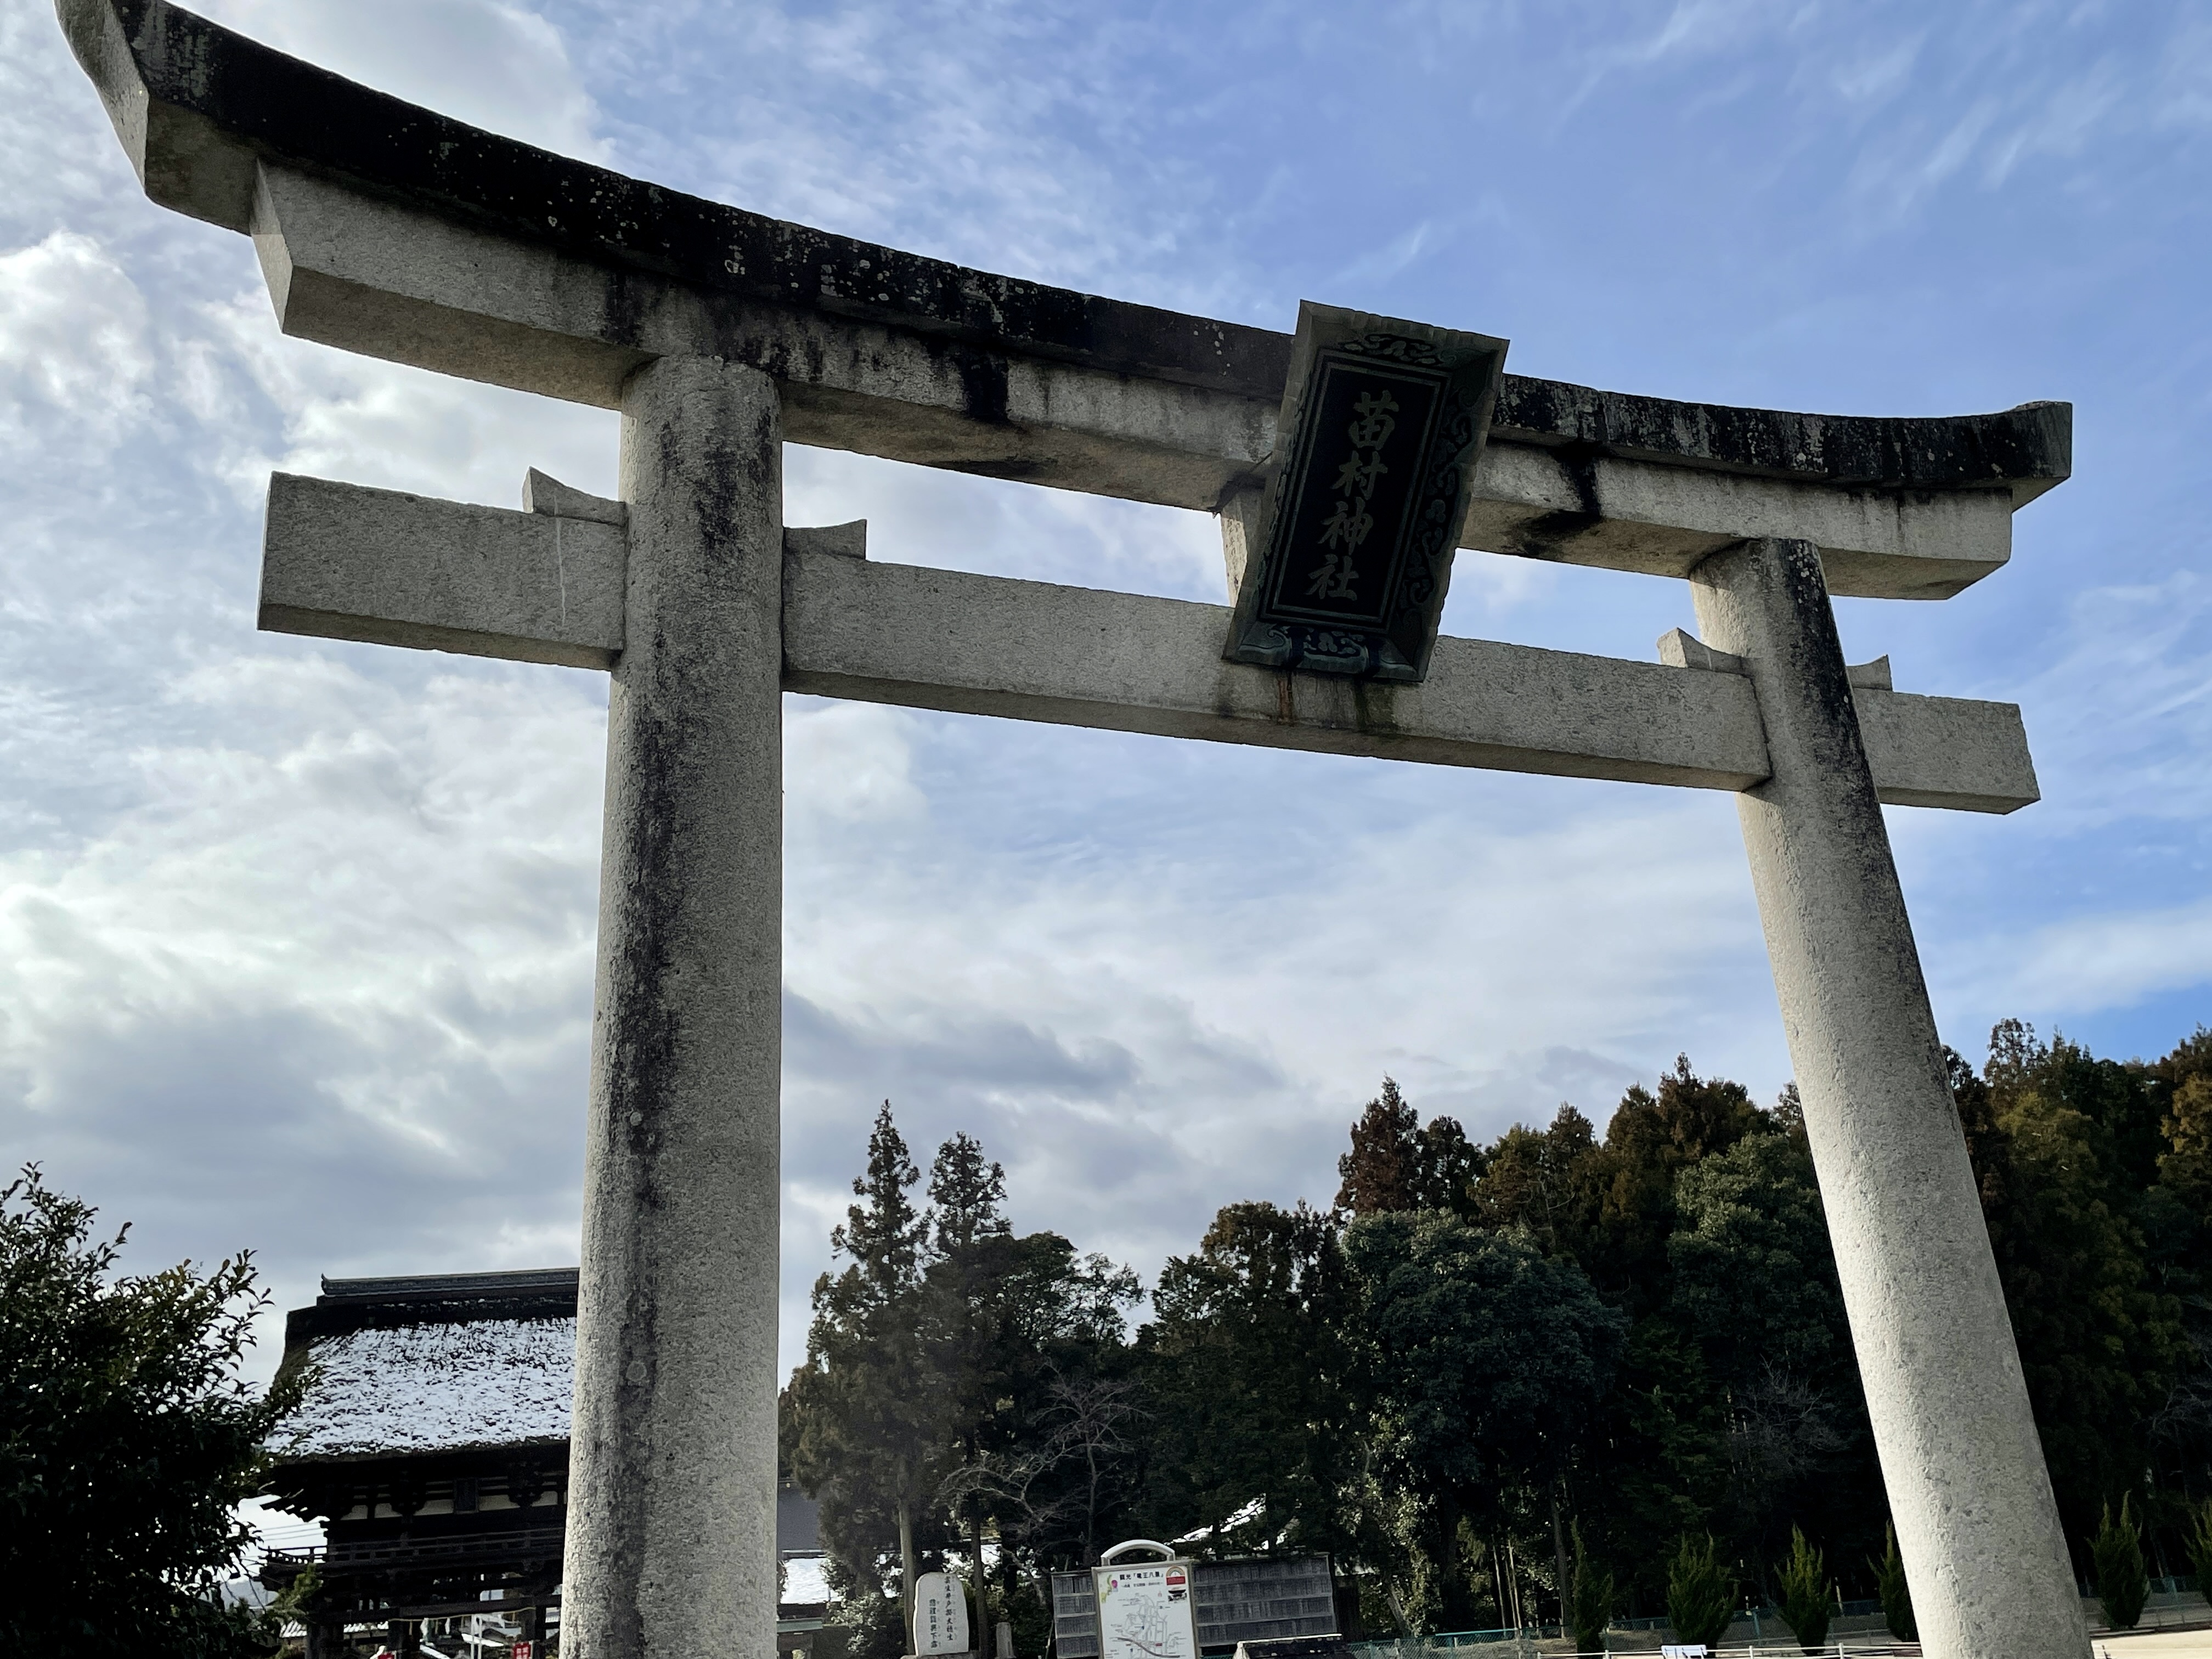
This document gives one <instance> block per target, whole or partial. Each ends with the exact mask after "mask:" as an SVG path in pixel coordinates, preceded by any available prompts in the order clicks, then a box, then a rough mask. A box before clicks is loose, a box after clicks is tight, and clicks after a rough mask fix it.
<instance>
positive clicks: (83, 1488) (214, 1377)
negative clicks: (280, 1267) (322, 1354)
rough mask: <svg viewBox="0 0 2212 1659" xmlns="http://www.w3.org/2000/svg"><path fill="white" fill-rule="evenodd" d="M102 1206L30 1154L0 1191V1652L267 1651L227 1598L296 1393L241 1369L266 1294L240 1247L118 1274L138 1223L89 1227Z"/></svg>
mask: <svg viewBox="0 0 2212 1659" xmlns="http://www.w3.org/2000/svg"><path fill="white" fill-rule="evenodd" d="M93 1215H94V1211H93V1210H92V1208H91V1206H88V1205H86V1204H83V1203H81V1202H79V1201H78V1200H76V1199H73V1198H67V1197H64V1196H63V1195H62V1194H58V1193H54V1192H50V1191H48V1190H47V1188H46V1185H45V1184H44V1182H43V1181H42V1180H41V1178H40V1174H39V1171H38V1169H37V1167H36V1166H35V1165H33V1166H32V1167H30V1168H27V1169H26V1170H24V1171H23V1175H22V1178H21V1180H19V1181H17V1182H15V1183H14V1184H13V1185H12V1186H9V1187H8V1188H5V1189H4V1190H0V1583H5V1584H9V1585H12V1586H15V1593H11V1594H10V1595H8V1596H6V1597H5V1598H4V1599H0V1653H9V1654H17V1653H21V1654H34V1653H35V1654H46V1653H52V1654H64V1653H65V1654H69V1655H70V1656H71V1659H109V1656H113V1659H123V1656H126V1655H127V1656H132V1659H137V1656H140V1655H145V1654H155V1653H158V1654H161V1655H163V1656H165V1659H247V1656H256V1655H263V1654H268V1653H273V1652H274V1651H275V1650H276V1641H275V1639H274V1634H273V1632H272V1631H271V1630H270V1628H269V1626H268V1625H267V1622H266V1621H265V1620H264V1619H263V1618H262V1617H261V1616H260V1615H259V1614H258V1613H250V1612H248V1611H247V1610H246V1609H244V1608H241V1607H226V1606H223V1605H222V1604H221V1603H220V1602H219V1601H217V1600H216V1593H217V1591H218V1590H219V1589H220V1587H221V1585H222V1583H223V1581H224V1580H226V1579H228V1578H230V1577H235V1576H236V1575H237V1574H238V1572H239V1570H240V1554H241V1553H242V1551H243V1549H244V1547H245V1546H246V1543H247V1542H248V1541H249V1540H250V1539H251V1537H252V1534H251V1533H250V1532H249V1531H248V1530H247V1529H246V1527H245V1526H244V1524H243V1523H241V1522H240V1521H239V1520H238V1518H237V1516H236V1515H235V1514H234V1505H235V1504H237V1503H238V1502H239V1501H240V1499H241V1498H247V1497H250V1496H251V1495H252V1493H253V1492H255V1490H256V1489H257V1488H258V1485H259V1477H260V1471H261V1468H262V1454H261V1444H262V1442H263V1441H264V1439H265V1438H266V1437H267V1436H268V1435H269V1434H270V1431H272V1430H273V1429H274V1428H275V1427H276V1423H277V1421H278V1419H281V1418H282V1417H283V1414H284V1413H285V1412H287V1411H289V1409H290V1408H291V1407H292V1405H293V1404H294V1403H295V1401H296V1399H297V1387H298V1384H297V1383H288V1384H287V1385H285V1386H283V1387H281V1388H279V1389H276V1390H274V1391H272V1393H271V1394H270V1395H268V1396H266V1397H256V1396H255V1395H254V1394H253V1393H252V1390H251V1389H248V1388H247V1386H246V1383H243V1382H242V1381H240V1378H239V1376H238V1370H239V1365H240V1361H241V1359H242V1358H243V1357H244V1354H245V1350H246V1340H247V1336H248V1333H249V1331H250V1329H251V1327H252V1320H253V1316H254V1315H255V1314H256V1313H258V1311H259V1310H260V1309H261V1308H262V1307H263V1305H264V1304H265V1303H266V1302H267V1300H268V1297H267V1295H266V1294H265V1293H264V1292H263V1291H258V1290H257V1289H256V1288H255V1286H254V1276H253V1269H252V1264H251V1262H250V1261H249V1260H248V1258H247V1257H246V1255H242V1254H241V1255H239V1256H237V1257H236V1258H235V1259H234V1260H232V1261H225V1262H222V1263H221V1264H220V1265H218V1266H217V1267H216V1268H215V1269H214V1271H213V1272H211V1273H208V1274H207V1275H206V1276H205V1277H204V1278H203V1277H202V1276H201V1275H199V1274H197V1273H194V1272H193V1271H192V1269H191V1264H190V1263H189V1262H187V1263H185V1264H182V1265H180V1266H178V1267H171V1268H169V1269H168V1270H167V1272H164V1273H155V1274H153V1275H151V1276H150V1277H148V1278H143V1279H134V1278H127V1277H117V1276H116V1275H115V1273H114V1267H115V1263H116V1259H117V1257H118V1255H119V1254H120V1253H121V1250H122V1247H123V1239H124V1234H125V1233H127V1232H128V1231H130V1230H129V1229H128V1228H127V1227H126V1228H125V1229H124V1231H123V1232H119V1233H118V1234H117V1235H116V1236H115V1237H114V1238H113V1239H112V1241H110V1242H109V1243H105V1244H94V1243H89V1240H90V1238H91V1234H92V1218H93ZM33 1586H35V1587H36V1593H35V1594H32V1593H26V1592H29V1591H30V1590H31V1589H32V1587H33Z"/></svg>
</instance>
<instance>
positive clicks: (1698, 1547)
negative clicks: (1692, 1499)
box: [1667, 1533, 1736, 1648]
mask: <svg viewBox="0 0 2212 1659" xmlns="http://www.w3.org/2000/svg"><path fill="white" fill-rule="evenodd" d="M1735 1595H1736V1586H1735V1577H1734V1575H1732V1574H1731V1573H1730V1572H1729V1570H1728V1569H1727V1568H1726V1567H1725V1566H1723V1565H1721V1559H1720V1549H1719V1547H1718V1546H1717V1544H1716V1543H1715V1542H1714V1541H1713V1537H1712V1534H1710V1533H1708V1534H1705V1541H1704V1542H1702V1543H1699V1542H1698V1541H1695V1540H1692V1539H1691V1538H1690V1537H1688V1536H1687V1535H1685V1536H1684V1537H1683V1539H1682V1545H1681V1547H1680V1549H1678V1550H1676V1551H1675V1552H1674V1559H1673V1560H1672V1561H1671V1562H1669V1563H1668V1568H1667V1622H1668V1624H1669V1625H1672V1626H1674V1639H1675V1640H1676V1641H1677V1642H1679V1643H1681V1644H1684V1645H1685V1646H1688V1647H1708V1648H1709V1647H1711V1646H1712V1645H1713V1644H1714V1643H1716V1642H1717V1641H1719V1640H1720V1639H1721V1637H1722V1635H1723V1632H1726V1631H1727V1629H1728V1627H1729V1626H1730V1625H1731V1624H1733V1623H1734V1622H1735Z"/></svg>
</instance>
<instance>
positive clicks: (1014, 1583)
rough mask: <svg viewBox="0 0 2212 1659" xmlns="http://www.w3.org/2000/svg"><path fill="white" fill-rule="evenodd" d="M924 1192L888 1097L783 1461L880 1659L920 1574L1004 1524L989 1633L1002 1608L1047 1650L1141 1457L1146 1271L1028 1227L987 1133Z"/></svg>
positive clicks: (851, 1619) (817, 1301) (815, 1331)
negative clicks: (1129, 1324)
mask: <svg viewBox="0 0 2212 1659" xmlns="http://www.w3.org/2000/svg"><path fill="white" fill-rule="evenodd" d="M920 1180H921V1175H920V1172H919V1171H918V1170H916V1169H915V1165H914V1163H913V1161H912V1159H911V1158H910V1157H909V1156H908V1152H907V1147H906V1143H905V1141H904V1139H902V1137H901V1136H900V1134H899V1132H898V1129H897V1127H896V1124H895V1122H894V1121H893V1120H892V1116H891V1112H890V1106H889V1105H888V1103H886V1105H885V1106H884V1109H883V1110H882V1111H881V1112H879V1113H878V1116H877V1119H876V1124H875V1128H874V1131H873V1133H872V1135H871V1136H870V1139H869V1143H868V1162H867V1168H866V1172H865V1173H864V1174H863V1175H862V1176H860V1178H859V1179H858V1180H857V1181H855V1182H854V1194H855V1196H856V1197H858V1198H860V1199H861V1200H863V1201H862V1202H861V1203H859V1204H855V1205H854V1206H852V1207H851V1209H850V1210H849V1211H848V1213H847V1220H846V1223H845V1225H843V1226H842V1227H839V1228H838V1229H836V1231H835V1232H834V1233H833V1234H832V1235H831V1242H832V1244H833V1246H834V1248H835V1249H836V1251H837V1253H838V1254H839V1255H843V1256H846V1257H848V1259H849V1265H848V1266H847V1267H846V1268H845V1269H844V1270H843V1272H842V1273H839V1274H837V1275H836V1277H835V1278H832V1277H831V1276H830V1275H829V1274H824V1275H823V1278H822V1279H820V1280H819V1281H818V1282H817V1285H816V1286H815V1297H814V1305H815V1319H814V1323H813V1327H812V1329H811V1332H810V1334H809V1338H808V1352H807V1358H806V1363H805V1364H803V1365H802V1366H800V1367H799V1369H798V1370H796V1371H794V1373H793V1376H792V1378H791V1381H790V1383H789V1384H788V1386H787V1389H785V1393H784V1397H783V1410H782V1416H781V1438H782V1442H783V1447H784V1455H785V1462H786V1466H787V1469H788V1470H789V1472H790V1474H792V1476H793V1478H794V1479H795V1480H798V1481H799V1484H800V1485H801V1486H803V1487H804V1488H805V1489H806V1490H807V1491H808V1492H811V1494H812V1495H814V1496H815V1497H816V1498H818V1499H820V1500H821V1503H822V1522H823V1538H824V1542H825V1544H826V1545H827V1546H828V1547H829V1555H830V1559H831V1574H832V1577H833V1579H834V1580H836V1582H837V1583H838V1584H839V1587H840V1588H841V1589H843V1590H844V1591H845V1593H846V1595H847V1602H846V1607H845V1610H844V1613H843V1614H842V1617H843V1619H844V1620H845V1621H846V1622H847V1623H848V1625H850V1626H852V1627H853V1629H852V1644H853V1651H854V1654H855V1655H856V1656H863V1659H877V1656H881V1655H887V1654H892V1653H896V1652H899V1651H902V1650H903V1646H904V1645H905V1641H904V1636H903V1632H902V1619H901V1618H900V1616H899V1615H900V1613H901V1611H902V1609H908V1608H910V1606H911V1599H912V1583H913V1579H914V1577H915V1575H916V1574H917V1573H918V1572H920V1571H922V1570H924V1568H925V1567H926V1566H927V1565H933V1564H934V1563H935V1561H936V1560H937V1559H939V1556H940V1555H941V1554H942V1553H945V1552H946V1551H947V1550H948V1548H949V1549H951V1550H952V1551H953V1553H955V1554H956V1556H957V1559H959V1560H960V1561H961V1562H962V1563H963V1565H966V1566H968V1567H969V1568H970V1569H971V1570H972V1568H973V1567H974V1566H975V1564H976V1563H977V1562H978V1561H979V1560H980V1559H981V1556H982V1553H983V1548H982V1546H983V1539H984V1537H985V1535H986V1534H991V1533H995V1534H996V1535H997V1538H998V1541H999V1545H1000V1569H1001V1572H1000V1577H1001V1585H1002V1588H1001V1589H1000V1596H1001V1601H1000V1604H999V1605H998V1606H997V1607H986V1605H985V1593H984V1590H983V1587H982V1586H981V1583H976V1584H975V1590H976V1594H977V1599H978V1616H979V1622H981V1623H984V1624H986V1625H987V1624H988V1623H989V1622H991V1620H986V1619H983V1618H982V1614H983V1613H985V1612H986V1611H988V1612H989V1613H992V1614H993V1615H994V1616H995V1615H997V1614H1000V1613H1004V1614H1006V1615H1008V1616H1010V1617H1012V1619H1013V1620H1014V1622H1015V1624H1016V1626H1017V1629H1018V1632H1023V1633H1024V1636H1025V1638H1026V1639H1029V1640H1030V1641H1031V1642H1032V1644H1039V1643H1041V1642H1042V1638H1043V1636H1044V1633H1045V1631H1046V1629H1047V1627H1048V1607H1049V1596H1048V1593H1047V1591H1048V1587H1047V1586H1046V1585H1045V1583H1043V1577H1042V1576H1043V1574H1044V1572H1045V1571H1048V1569H1049V1568H1051V1567H1053V1566H1058V1565H1073V1564H1074V1563H1075V1562H1076V1561H1077V1560H1079V1559H1089V1558H1091V1557H1093V1556H1095V1553H1096V1551H1097V1548H1099V1547H1103V1542H1104V1541H1106V1540H1105V1539H1104V1538H1103V1534H1104V1533H1105V1532H1106V1531H1107V1530H1108V1529H1109V1528H1112V1527H1115V1526H1117V1525H1119V1524H1120V1523H1121V1517H1122V1515H1123V1512H1124V1510H1126V1508H1127V1504H1128V1503H1129V1501H1130V1498H1131V1494H1132V1492H1133V1489H1134V1487H1135V1485H1136V1480H1137V1473H1136V1472H1137V1470H1138V1469H1139V1468H1140V1467H1141V1457H1140V1455H1139V1452H1140V1448H1139V1446H1138V1444H1137V1443H1136V1437H1135V1436H1134V1435H1133V1433H1132V1432H1131V1428H1132V1422H1133V1417H1134V1414H1135V1413H1134V1408H1133V1405H1132V1403H1131V1401H1130V1399H1129V1396H1130V1395H1132V1394H1133V1383H1132V1381H1131V1380H1130V1379H1129V1378H1127V1376H1125V1375H1123V1374H1122V1373H1123V1372H1125V1371H1126V1370H1127V1332H1126V1325H1125V1317H1124V1316H1125V1313H1126V1310H1127V1309H1128V1308H1129V1307H1130V1306H1131V1305H1132V1304H1134V1302H1135V1301H1136V1300H1137V1299H1138V1297H1139V1295H1140V1293H1141V1292H1140V1289H1139V1285H1138V1283H1137V1279H1136V1277H1135V1275H1134V1274H1133V1273H1129V1272H1128V1271H1127V1269H1126V1268H1121V1267H1115V1265H1114V1264H1113V1263H1112V1262H1110V1261H1106V1260H1105V1259H1104V1258H1103V1257H1100V1256H1095V1255H1094V1256H1081V1255H1078V1253H1077V1252H1076V1249H1075V1247H1074V1246H1073V1244H1071V1243H1069V1242H1068V1241H1067V1240H1066V1239H1065V1238H1062V1237H1060V1236H1059V1235H1058V1234H1055V1233H1048V1232H1039V1233H1031V1234H1028V1235H1026V1236H1024V1237H1015V1236H1014V1235H1013V1233H1012V1229H1011V1228H1010V1227H1009V1225H1007V1222H1006V1217H1005V1214H1004V1211H1003V1203H1004V1198H1005V1192H1006V1184H1005V1173H1004V1171H1003V1170H1001V1169H1000V1166H999V1165H998V1164H994V1163H993V1162H991V1161H990V1160H989V1159H988V1158H987V1157H985V1155H984V1153H983V1149H982V1147H981V1145H980V1144H979V1143H977V1142H976V1141H975V1139H973V1138H972V1137H971V1136H969V1135H967V1134H965V1133H961V1134H956V1135H955V1136H954V1137H953V1138H952V1139H951V1140H948V1141H946V1142H945V1144H944V1145H943V1146H941V1147H940V1148H939V1151H938V1153H937V1157H936V1158H935V1159H934V1161H933V1164H932V1166H931V1172H930V1182H929V1195H930V1197H931V1199H932V1200H933V1203H932V1206H931V1207H929V1208H928V1209H927V1210H920V1209H917V1208H916V1207H915V1204H914V1201H913V1199H912V1198H911V1196H910V1195H909V1194H910V1189H911V1188H914V1187H915V1185H916V1184H917V1183H918V1182H920ZM894 1565H895V1566H896V1571H897V1573H898V1576H899V1582H900V1583H901V1585H902V1595H901V1597H900V1598H899V1599H898V1600H897V1601H886V1600H885V1599H884V1597H883V1596H882V1595H880V1594H879V1592H880V1590H881V1588H882V1586H883V1583H884V1574H885V1571H887V1570H888V1569H890V1568H891V1567H892V1566H894ZM975 1577H980V1576H979V1575H975V1574H973V1573H972V1571H971V1578H975Z"/></svg>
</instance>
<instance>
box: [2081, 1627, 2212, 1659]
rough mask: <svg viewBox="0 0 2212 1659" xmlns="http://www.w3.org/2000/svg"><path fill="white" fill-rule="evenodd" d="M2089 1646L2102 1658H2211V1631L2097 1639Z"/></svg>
mask: <svg viewBox="0 0 2212 1659" xmlns="http://www.w3.org/2000/svg"><path fill="white" fill-rule="evenodd" d="M2089 1646H2090V1647H2091V1649H2092V1650H2094V1651H2095V1652H2096V1654H2097V1655H2098V1656H2099V1659H2106V1656H2109V1659H2212V1630H2154V1631H2142V1632H2136V1633H2134V1634H2130V1635H2127V1636H2096V1637H2093V1638H2090V1642H2089Z"/></svg>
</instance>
